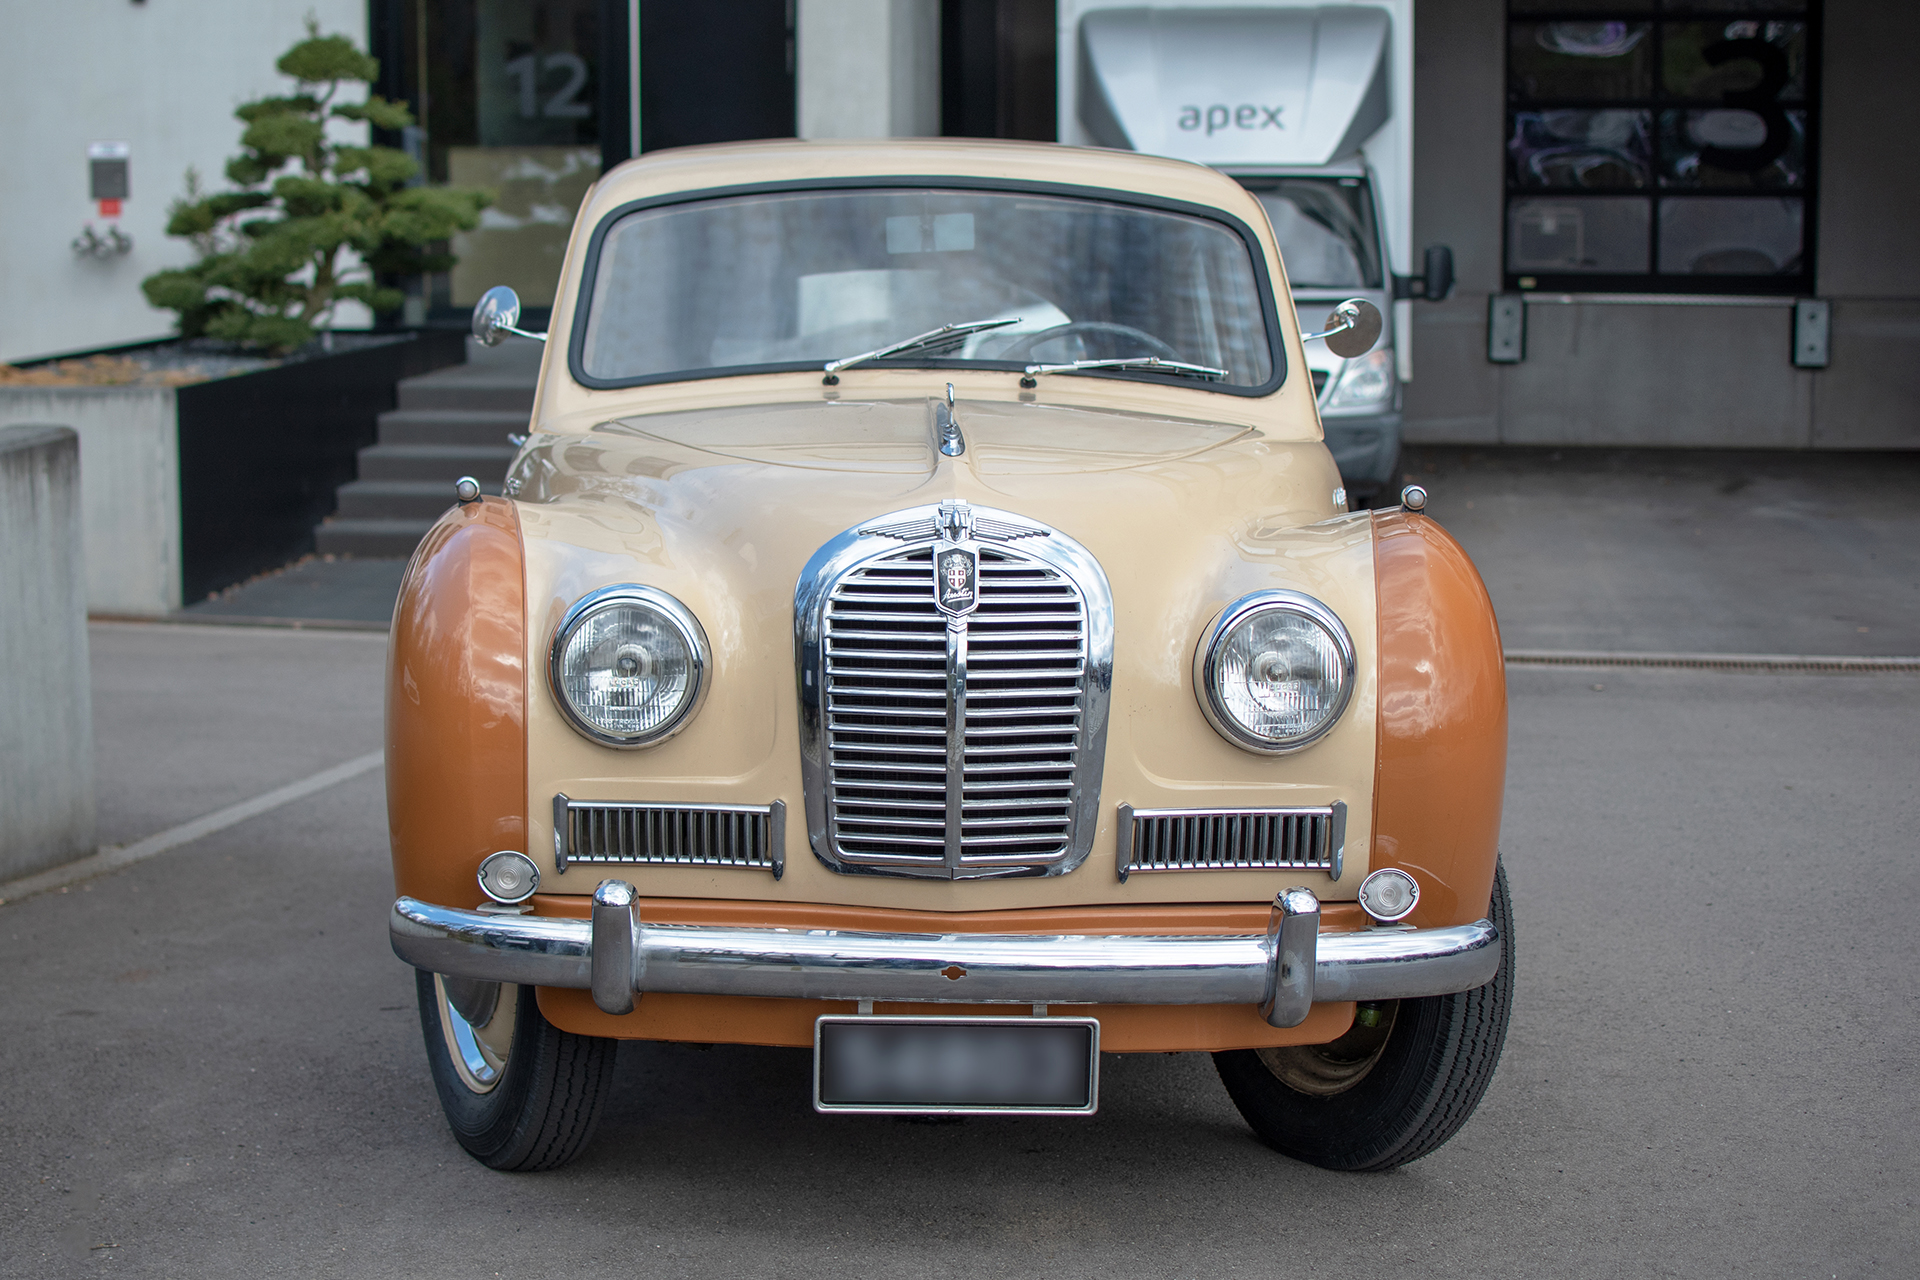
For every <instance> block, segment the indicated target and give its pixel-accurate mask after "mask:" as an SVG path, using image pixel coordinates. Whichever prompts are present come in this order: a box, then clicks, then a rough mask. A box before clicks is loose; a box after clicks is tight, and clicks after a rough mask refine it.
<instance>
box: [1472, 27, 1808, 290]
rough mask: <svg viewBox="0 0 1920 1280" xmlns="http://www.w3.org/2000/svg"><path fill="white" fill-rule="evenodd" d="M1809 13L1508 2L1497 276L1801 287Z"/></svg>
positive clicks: (1556, 282)
mask: <svg viewBox="0 0 1920 1280" xmlns="http://www.w3.org/2000/svg"><path fill="white" fill-rule="evenodd" d="M1562 15H1564V16H1562ZM1819 18H1820V14H1819V0H1614V2H1613V3H1611V4H1609V3H1605V2H1604V0H1601V2H1600V3H1584V2H1576V0H1509V4H1508V15H1507V134H1506V158H1507V163H1506V188H1507V218H1506V264H1505V265H1506V287H1507V288H1509V289H1521V290H1525V289H1573V290H1580V291H1583V292H1606V291H1618V292H1661V293H1770V294H1780V293H1810V292H1812V291H1813V259H1812V253H1813V226H1812V220H1811V211H1812V209H1813V196H1814V182H1815V175H1814V171H1813V163H1812V160H1813V155H1814V150H1815V147H1814V143H1815V139H1816V138H1817V132H1818V129H1817V126H1818V119H1817V102H1818V94H1817V92H1816V88H1817V86H1815V85H1814V84H1813V83H1812V81H1813V77H1814V74H1815V70H1814V69H1815V68H1816V66H1817V65H1818V59H1817V52H1818V38H1819Z"/></svg>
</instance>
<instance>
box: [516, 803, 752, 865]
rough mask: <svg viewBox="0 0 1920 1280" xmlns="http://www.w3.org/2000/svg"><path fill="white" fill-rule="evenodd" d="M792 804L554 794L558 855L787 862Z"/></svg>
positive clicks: (560, 861)
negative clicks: (630, 800)
mask: <svg viewBox="0 0 1920 1280" xmlns="http://www.w3.org/2000/svg"><path fill="white" fill-rule="evenodd" d="M786 816H787V806H786V805H785V803H783V802H781V801H778V800H776V801H774V802H773V803H772V804H770V805H724V804H716V805H679V804H624V803H616V802H608V803H599V802H595V801H589V800H570V799H568V798H567V797H566V796H563V795H557V796H555V797H554V798H553V856H554V863H555V865H556V866H557V867H558V868H559V869H560V870H562V871H565V870H566V869H567V864H568V863H569V862H592V863H619V864H625V865H633V864H648V865H654V866H696V867H746V868H752V869H758V870H761V871H771V872H773V877H774V879H776V880H778V879H779V878H780V876H781V875H782V874H783V873H784V872H785V870H786V852H785V828H786Z"/></svg>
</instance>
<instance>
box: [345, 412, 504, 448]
mask: <svg viewBox="0 0 1920 1280" xmlns="http://www.w3.org/2000/svg"><path fill="white" fill-rule="evenodd" d="M530 416H531V415H530V414H529V413H528V412H527V411H526V410H522V409H505V410H496V409H389V410H387V411H386V412H385V413H383V414H381V415H380V443H381V444H448V445H451V444H463V445H505V444H506V443H507V437H508V436H509V435H513V434H519V435H525V434H526V431H527V426H528V422H529V419H530Z"/></svg>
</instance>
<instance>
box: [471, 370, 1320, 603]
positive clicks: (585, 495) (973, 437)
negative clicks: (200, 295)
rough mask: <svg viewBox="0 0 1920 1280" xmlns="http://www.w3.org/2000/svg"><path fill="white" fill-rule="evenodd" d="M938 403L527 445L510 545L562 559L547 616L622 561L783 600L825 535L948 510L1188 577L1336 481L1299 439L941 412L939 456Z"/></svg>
mask: <svg viewBox="0 0 1920 1280" xmlns="http://www.w3.org/2000/svg"><path fill="white" fill-rule="evenodd" d="M944 408H945V406H944V405H942V404H940V403H939V402H938V401H935V400H926V399H915V400H885V401H853V400H820V401H816V402H813V403H810V404H776V405H762V406H749V407H727V408H722V409H716V410H706V411H698V412H688V413H672V414H657V415H649V416H638V417H625V418H617V419H613V420H610V421H607V422H603V423H600V424H599V425H598V426H596V427H594V428H593V429H592V430H591V431H587V432H584V433H578V434H569V435H552V436H537V437H535V438H534V440H532V441H531V442H530V443H529V445H528V447H527V448H526V449H525V450H523V451H522V453H521V455H520V457H519V458H518V459H517V460H516V462H515V465H514V467H513V470H512V472H511V474H510V475H509V477H508V485H507V489H508V492H509V493H510V494H511V495H513V496H514V497H516V498H517V499H518V500H519V501H520V502H521V503H522V504H523V505H522V510H523V513H524V520H523V523H524V526H525V528H526V530H527V533H528V535H529V540H530V541H532V540H535V539H558V540H559V541H560V542H562V543H565V544H567V545H568V546H570V547H572V548H573V552H572V553H558V552H557V551H556V558H555V559H554V561H553V563H552V565H551V569H552V572H553V574H554V575H555V576H554V579H553V581H552V586H551V589H552V591H553V592H554V595H553V596H552V597H550V599H551V600H552V601H553V602H554V603H555V604H558V603H559V601H560V599H561V598H562V597H567V598H576V597H577V595H578V594H583V593H584V592H585V591H588V590H591V589H593V587H595V586H599V585H603V583H604V581H624V580H630V579H631V578H632V577H633V575H635V574H636V573H640V574H642V575H646V574H647V573H648V571H647V570H645V569H643V568H641V566H639V565H635V564H633V563H631V562H632V561H633V560H636V559H637V560H639V561H641V562H643V563H644V562H652V563H653V564H654V565H655V566H656V569H657V570H662V571H668V572H673V571H675V570H685V569H690V568H693V567H695V566H700V571H701V572H703V573H705V574H708V575H711V576H710V577H709V579H708V580H709V582H710V583H711V584H713V585H717V584H718V581H721V580H725V581H731V582H732V583H733V584H734V585H735V587H736V589H737V590H739V591H741V592H745V593H748V594H752V595H759V594H761V593H765V592H770V591H780V592H783V593H786V595H787V599H788V600H789V601H790V600H791V592H792V590H793V587H794V583H795V581H796V579H797V576H798V574H799V571H800V569H801V567H802V566H803V565H804V564H805V563H806V561H807V558H808V557H809V556H811V555H812V554H813V552H814V551H815V550H816V549H818V548H819V547H820V546H821V544H823V543H825V542H826V541H827V540H828V539H830V538H832V537H834V536H835V535H836V534H839V533H841V532H843V531H845V530H847V529H849V528H851V527H853V526H854V525H856V524H859V523H861V522H863V521H866V520H870V519H872V518H873V517H875V516H879V515H884V514H886V513H888V512H891V511H897V510H900V509H902V508H905V507H912V506H920V505H924V504H928V503H937V502H943V501H950V500H956V499H957V500H961V501H966V502H969V503H972V504H974V505H976V506H981V507H992V508H998V509H1001V510H1006V511H1012V512H1016V513H1018V514H1020V515H1023V516H1026V517H1028V518H1030V519H1034V520H1038V521H1040V522H1042V523H1044V524H1047V525H1049V526H1051V527H1053V528H1055V529H1058V530H1059V531H1060V532H1061V533H1064V534H1066V535H1067V536H1069V537H1071V538H1074V539H1076V540H1078V541H1079V542H1081V543H1082V544H1083V545H1084V546H1086V547H1087V549H1088V550H1089V551H1091V552H1092V553H1093V554H1094V555H1095V556H1096V557H1097V558H1099V559H1100V560H1101V561H1102V562H1103V563H1104V564H1106V565H1107V568H1108V572H1109V574H1115V573H1122V574H1125V573H1126V570H1125V569H1124V566H1155V567H1156V568H1155V570H1154V571H1155V572H1158V571H1160V570H1165V569H1168V568H1171V567H1176V566H1177V570H1178V572H1177V575H1176V576H1177V578H1178V579H1180V580H1182V581H1187V582H1196V583H1197V582H1198V581H1201V580H1210V579H1212V578H1214V577H1216V576H1217V570H1218V568H1219V566H1220V565H1221V564H1222V563H1223V562H1224V561H1226V560H1229V559H1236V558H1244V556H1245V555H1247V554H1249V549H1250V548H1252V549H1253V550H1252V552H1251V554H1254V555H1255V556H1257V557H1259V558H1262V559H1264V558H1265V557H1266V556H1268V555H1271V554H1272V551H1271V548H1270V546H1269V545H1268V544H1269V543H1270V541H1271V540H1272V539H1275V538H1277V537H1279V536H1281V535H1282V534H1283V533H1285V532H1286V531H1289V530H1293V529H1297V528H1299V527H1301V526H1303V525H1308V524H1311V523H1313V522H1315V521H1320V520H1325V519H1327V518H1328V517H1329V516H1331V515H1333V514H1335V511H1336V508H1335V507H1334V505H1333V491H1334V490H1335V488H1336V487H1337V486H1338V485H1339V483H1340V480H1339V473H1338V472H1337V470H1336V469H1335V468H1334V466H1333V464H1332V460H1331V458H1330V457H1329V456H1328V455H1327V452H1326V450H1325V448H1324V447H1322V446H1321V445H1320V444H1318V443H1311V442H1310V443H1300V442H1285V441H1274V440H1270V439H1268V438H1267V437H1266V436H1265V435H1263V434H1262V433H1261V432H1260V431H1258V430H1257V429H1254V428H1251V427H1247V426H1244V425H1239V424H1227V423H1219V422H1208V421H1204V420H1199V419H1184V418H1172V417H1163V416H1158V415H1150V414H1138V413H1125V412H1113V411H1103V410H1092V409H1086V408H1079V407H1073V406H1063V405H1043V404H1038V403H1033V402H1024V401H1006V402H992V401H970V400H961V401H959V402H958V403H957V404H956V405H955V406H954V408H953V411H952V412H953V417H954V419H955V420H956V421H957V422H958V423H959V426H960V430H961V434H962V436H963V438H964V441H965V449H964V452H962V453H960V454H959V455H957V456H952V457H949V456H946V455H943V454H942V453H941V452H940V449H939V446H938V442H937V439H936V436H935V419H936V414H937V413H939V412H940V411H941V410H943V409H944ZM1261 548H1266V549H1265V550H1261ZM609 556H611V557H613V558H614V562H613V563H609V562H608V560H607V557H609ZM543 558H544V557H543ZM621 561H625V562H626V563H625V564H621V563H619V562H621ZM1135 571H1139V570H1135ZM673 576H678V574H677V572H673ZM643 580H647V579H645V578H643ZM528 585H529V587H532V586H533V585H534V583H533V581H532V580H531V578H530V580H529V584H528ZM1115 585H1116V587H1118V585H1119V584H1118V583H1117V582H1116V584H1115ZM1169 585H1170V584H1169ZM1167 589H1168V587H1167V586H1161V587H1159V588H1157V589H1156V590H1155V591H1154V592H1153V593H1152V594H1154V595H1158V596H1162V597H1164V595H1165V594H1166V591H1167ZM1175 590H1178V588H1177V587H1176V588H1175ZM703 594H704V592H703ZM533 601H534V597H533V596H532V595H531V594H530V596H529V603H533Z"/></svg>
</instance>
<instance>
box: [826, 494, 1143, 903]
mask: <svg viewBox="0 0 1920 1280" xmlns="http://www.w3.org/2000/svg"><path fill="white" fill-rule="evenodd" d="M940 510H941V513H942V516H943V517H945V518H947V519H949V520H954V519H957V518H958V517H954V516H951V515H949V514H948V509H947V508H942V509H940ZM965 519H966V521H967V522H968V523H966V524H965V526H964V529H965V531H964V533H963V534H962V536H961V539H959V540H945V539H943V540H941V541H939V542H938V543H937V544H928V543H922V544H920V545H914V546H906V547H898V548H897V549H885V548H884V547H875V546H873V543H874V542H876V541H878V540H879V539H880V538H892V539H900V540H904V539H905V538H906V537H909V536H928V535H931V534H932V533H933V532H934V531H935V529H936V528H939V527H941V526H939V525H938V524H936V522H935V521H934V520H933V519H928V518H925V517H921V518H919V519H914V520H904V521H900V522H899V523H896V524H892V525H888V526H883V527H881V528H876V529H864V530H861V531H860V533H859V537H860V538H861V540H862V541H861V543H860V544H858V546H860V547H862V548H870V550H869V553H868V554H867V555H865V556H862V557H860V558H858V559H857V560H855V561H854V562H853V563H852V564H850V565H848V566H847V567H846V568H844V569H843V570H842V571H840V572H838V573H837V574H835V573H833V572H831V571H828V572H826V573H823V574H822V575H821V576H820V578H819V580H818V588H817V591H818V594H817V595H816V596H813V597H811V598H808V597H807V595H806V593H807V590H808V583H807V582H806V581H803V583H802V600H801V601H800V602H799V603H800V609H799V614H800V617H801V619H802V623H803V630H802V636H801V654H800V661H801V666H802V702H803V708H802V710H803V714H802V737H803V760H802V763H803V765H804V766H805V772H806V775H807V780H808V805H809V810H808V812H809V826H810V827H811V828H812V837H813V842H814V848H815V851H816V852H818V853H819V854H820V856H821V857H822V859H823V860H825V861H826V862H827V863H828V864H829V865H830V866H833V867H835V868H836V869H838V870H843V871H855V870H860V871H874V872H886V873H892V874H900V875H927V876H940V877H951V878H971V877H975V876H983V875H986V876H991V875H1021V874H1028V875H1032V874H1051V873H1056V872H1058V871H1063V870H1071V869H1072V867H1073V866H1074V865H1077V864H1078V863H1079V861H1080V860H1081V859H1083V858H1084V857H1085V856H1086V853H1087V846H1088V843H1089V841H1090V840H1091V838H1092V827H1093V824H1094V822H1095V821H1096V820H1097V798H1098V786H1099V761H1098V757H1097V750H1098V747H1099V746H1100V745H1101V744H1102V743H1103V742H1104V725H1105V713H1106V702H1105V699H1106V683H1107V679H1108V674H1107V673H1108V672H1109V671H1110V670H1111V660H1112V659H1111V654H1112V635H1111V631H1112V623H1111V616H1112V615H1111V608H1110V606H1109V605H1108V604H1107V603H1106V600H1105V598H1104V591H1105V581H1104V578H1103V577H1101V576H1100V574H1099V570H1098V567H1097V566H1095V565H1093V564H1092V561H1091V557H1088V556H1086V553H1085V552H1084V551H1083V550H1081V549H1080V548H1079V547H1078V546H1077V545H1075V544H1073V543H1071V542H1070V541H1068V540H1067V539H1065V538H1062V537H1060V536H1059V535H1057V534H1055V533H1054V532H1053V531H1051V530H1048V529H1045V528H1043V527H1040V526H1035V525H1027V524H1023V523H1020V522H1019V521H1018V518H1017V517H1011V516H1006V515H1004V513H1000V514H998V515H996V516H988V515H986V514H985V513H981V514H979V515H978V516H974V515H973V514H972V513H971V512H969V513H967V515H966V517H965ZM922 520H924V524H923V523H922V522H921V521H922ZM1015 542H1017V543H1018V545H1017V546H1013V545H1009V544H1010V543H1015ZM956 546H959V547H964V548H966V552H965V554H968V555H973V556H977V562H976V563H977V571H976V574H975V576H976V578H977V583H976V585H975V586H974V587H973V588H972V596H973V598H972V600H971V602H970V605H969V607H968V608H967V609H966V611H965V612H964V613H958V614H955V615H953V616H949V615H948V614H946V613H943V612H942V610H941V607H940V605H939V604H938V603H936V583H935V562H936V557H937V556H941V555H945V554H947V552H946V551H945V550H943V549H947V548H952V547H956ZM873 552H879V554H874V553H873ZM943 563H944V562H943ZM955 572H959V571H957V570H956V571H955ZM964 577H965V574H964V573H962V578H963V579H964ZM1088 580H1091V581H1092V582H1093V583H1094V584H1095V586H1096V587H1097V589H1098V590H1097V592H1096V593H1095V594H1094V595H1093V596H1092V598H1091V599H1090V598H1089V593H1088V589H1087V588H1085V587H1083V586H1082V582H1084V581H1088ZM815 601H817V603H815ZM816 678H817V681H818V684H817V686H816V685H815V684H814V681H815V679H816ZM1089 755H1093V756H1094V760H1093V762H1092V764H1091V766H1090V767H1089V763H1088V757H1089ZM1089 786H1091V787H1092V789H1093V790H1092V792H1091V794H1089V792H1088V787H1089Z"/></svg>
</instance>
